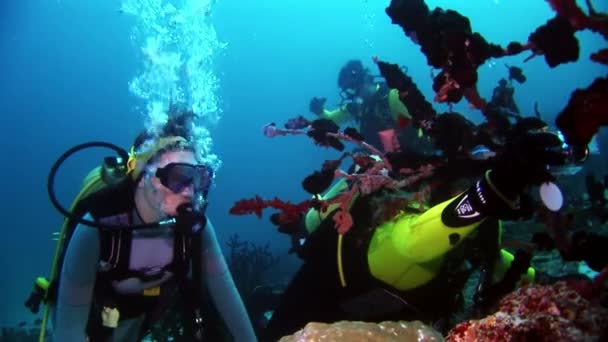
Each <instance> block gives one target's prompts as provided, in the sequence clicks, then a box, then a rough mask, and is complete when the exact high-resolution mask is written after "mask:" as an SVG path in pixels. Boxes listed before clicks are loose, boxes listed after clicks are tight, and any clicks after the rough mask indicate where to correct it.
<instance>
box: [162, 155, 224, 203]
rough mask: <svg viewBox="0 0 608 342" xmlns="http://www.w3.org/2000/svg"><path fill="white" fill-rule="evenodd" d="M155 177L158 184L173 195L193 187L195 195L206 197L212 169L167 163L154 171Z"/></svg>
mask: <svg viewBox="0 0 608 342" xmlns="http://www.w3.org/2000/svg"><path fill="white" fill-rule="evenodd" d="M155 175H156V177H158V178H159V179H160V183H161V184H162V185H164V186H166V187H167V188H169V190H171V191H172V192H173V193H176V194H179V193H181V192H182V191H184V189H186V188H187V187H189V186H193V188H194V189H193V190H194V193H195V194H202V195H203V196H205V197H206V196H207V193H208V192H209V188H210V187H211V181H212V179H213V169H211V168H210V167H209V166H207V165H193V164H188V163H169V164H167V165H165V166H164V167H162V168H158V169H157V170H156V174H155Z"/></svg>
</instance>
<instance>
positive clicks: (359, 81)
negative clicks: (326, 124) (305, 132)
mask: <svg viewBox="0 0 608 342" xmlns="http://www.w3.org/2000/svg"><path fill="white" fill-rule="evenodd" d="M338 86H339V87H340V90H341V91H340V97H341V98H342V100H341V103H340V106H339V107H338V108H336V109H331V110H329V109H326V108H325V102H326V99H325V98H317V97H314V98H313V99H312V100H311V101H310V105H309V109H310V111H311V112H312V113H314V114H316V115H318V116H319V117H320V118H323V119H330V120H332V121H333V122H335V123H336V124H337V125H343V124H345V123H347V122H349V121H354V122H356V123H358V124H359V131H360V132H361V134H362V135H363V137H364V138H365V141H366V142H367V143H369V144H370V145H372V146H374V147H376V148H378V149H380V150H382V149H384V150H385V151H386V147H387V143H389V142H390V144H389V145H391V144H393V146H391V147H390V149H393V148H397V147H396V146H394V144H395V142H396V136H395V135H396V132H395V131H394V129H395V128H403V127H405V126H406V125H407V124H408V123H409V121H410V120H411V116H410V114H409V111H408V109H407V108H406V107H405V105H404V104H403V103H402V102H401V100H400V99H399V92H398V91H397V90H396V89H389V88H388V87H387V85H386V83H384V82H376V81H375V80H374V76H373V75H371V74H370V72H369V70H368V69H367V68H365V67H364V66H363V63H362V62H361V61H360V60H350V61H348V62H347V63H346V64H345V65H344V66H343V67H342V68H341V69H340V73H339V74H338ZM391 130H392V131H391ZM383 134H384V136H383ZM393 138H394V139H395V140H393V141H390V139H393ZM383 139H388V140H389V141H384V142H383Z"/></svg>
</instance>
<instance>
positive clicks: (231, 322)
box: [201, 221, 256, 342]
mask: <svg viewBox="0 0 608 342" xmlns="http://www.w3.org/2000/svg"><path fill="white" fill-rule="evenodd" d="M201 244H202V246H201V253H202V260H203V263H202V267H203V272H202V277H203V281H204V283H205V284H206V285H207V287H208V288H209V292H210V294H211V297H212V298H213V302H214V303H215V305H216V307H217V310H218V311H219V313H220V314H221V316H222V318H223V319H224V322H225V323H226V326H227V327H228V329H229V330H230V333H231V334H232V336H233V338H234V340H235V341H237V342H241V341H243V342H249V341H256V336H255V333H254V331H253V326H252V325H251V321H250V320H249V315H248V314H247V310H246V309H245V305H244V304H243V300H242V299H241V296H240V294H239V292H238V291H237V288H236V286H235V284H234V280H233V279H232V274H230V270H229V269H228V265H227V263H226V259H225V258H224V254H223V253H222V250H221V248H220V246H219V243H218V241H217V237H216V235H215V230H214V228H213V225H212V224H211V222H210V221H207V226H206V227H205V229H204V230H203V233H202V239H201Z"/></svg>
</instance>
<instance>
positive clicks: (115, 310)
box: [27, 112, 256, 342]
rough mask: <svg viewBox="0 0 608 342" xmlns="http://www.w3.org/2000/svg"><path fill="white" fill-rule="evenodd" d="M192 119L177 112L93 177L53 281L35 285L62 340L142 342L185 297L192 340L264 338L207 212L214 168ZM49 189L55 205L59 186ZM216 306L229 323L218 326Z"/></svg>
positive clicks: (64, 239)
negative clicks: (257, 330) (203, 156)
mask: <svg viewBox="0 0 608 342" xmlns="http://www.w3.org/2000/svg"><path fill="white" fill-rule="evenodd" d="M192 117H193V116H192V114H191V113H188V112H179V113H178V114H177V115H174V116H172V117H171V116H170V119H169V121H168V122H167V123H166V124H165V126H164V127H163V129H162V131H161V133H160V134H159V135H158V136H153V135H151V134H148V133H147V132H143V133H141V134H140V135H139V136H138V137H137V138H136V139H135V142H134V144H133V147H132V149H131V152H130V153H129V154H128V155H123V157H124V158H122V159H120V158H119V159H116V158H114V159H113V161H112V162H109V160H110V159H108V160H106V166H107V167H102V168H97V169H95V170H94V171H92V172H91V174H90V175H89V176H88V177H87V179H86V180H85V187H83V190H82V191H81V193H80V194H79V196H78V198H77V199H76V201H75V204H74V205H73V206H72V211H71V212H67V214H66V213H65V212H64V214H66V215H68V217H67V218H66V225H65V226H64V228H66V229H64V231H62V233H61V236H60V244H59V245H58V249H57V251H58V252H56V253H57V254H56V259H55V264H54V265H53V270H52V271H51V278H50V282H49V283H46V286H43V284H44V283H45V282H44V279H42V278H39V279H38V280H37V284H38V289H39V291H38V292H41V288H42V287H44V288H45V291H46V293H45V294H44V296H43V300H44V301H45V302H46V304H47V311H45V312H47V313H48V310H49V309H48V308H49V307H50V308H51V311H52V312H53V313H54V322H53V323H54V324H53V325H54V327H53V328H54V329H53V332H52V338H53V340H54V341H61V342H69V341H78V342H81V341H85V340H86V341H91V342H94V341H138V340H141V338H142V337H143V335H144V334H145V332H146V331H147V330H148V329H149V328H150V327H151V326H152V325H153V323H154V322H155V320H156V319H157V318H160V317H162V315H163V314H166V311H167V310H168V308H169V307H170V306H171V305H173V304H174V298H176V296H177V295H179V297H180V298H181V300H182V301H183V302H184V303H183V306H184V308H183V309H184V313H183V317H185V318H184V319H183V320H182V321H181V324H183V330H184V331H185V334H189V335H190V336H189V337H188V339H187V340H189V341H202V340H205V341H206V340H209V339H211V340H225V339H226V337H227V336H226V331H223V332H222V333H223V334H224V336H223V338H221V337H219V336H213V333H214V329H216V330H217V329H218V328H217V327H216V325H215V323H217V324H218V325H221V324H222V321H223V323H224V325H225V328H226V329H227V330H228V331H229V333H230V334H231V335H232V338H233V339H234V341H247V342H249V341H255V340H256V336H255V334H254V331H253V327H252V324H251V322H250V320H249V317H248V315H247V312H246V310H245V307H244V305H243V302H242V300H241V297H240V295H239V293H238V292H237V289H236V287H235V285H234V282H233V279H232V275H231V273H230V271H229V269H228V266H227V264H226V261H225V259H224V256H223V254H222V251H221V248H220V246H219V244H218V241H217V237H216V234H215V229H214V227H213V225H212V224H211V222H210V221H209V220H207V218H206V216H205V208H206V205H207V198H208V197H207V195H208V191H209V188H210V187H211V185H212V181H213V170H212V168H211V167H210V166H208V165H206V164H201V161H200V158H199V157H198V156H199V153H200V152H201V151H199V150H198V147H197V145H196V144H195V143H193V141H194V139H193V131H192V130H191V127H192V122H191V119H192ZM123 152H124V154H126V152H125V151H123ZM64 156H66V157H67V155H64ZM60 160H61V158H60ZM124 161H126V163H125V162H124ZM58 162H59V161H58ZM61 162H62V161H61ZM57 167H58V164H56V165H55V167H54V168H53V169H52V170H53V171H52V174H53V178H54V172H56V170H57ZM117 175H118V176H119V177H118V179H119V180H118V181H116V182H110V180H111V179H112V176H117ZM121 175H122V177H120V176H121ZM50 178H51V177H50ZM109 183H112V184H109ZM49 184H51V180H49ZM49 193H50V194H51V199H52V200H53V201H54V204H55V203H56V199H55V198H54V195H53V194H52V191H51V185H49ZM56 206H57V205H56ZM62 212H63V211H62ZM32 303H33V301H32V298H30V300H29V301H28V303H27V304H28V306H29V305H30V304H32ZM30 307H31V308H33V306H30ZM212 307H213V308H214V309H213V310H217V312H215V313H216V314H217V313H219V316H221V320H220V319H219V318H217V317H215V318H216V319H217V322H212V320H213V318H214V317H211V314H210V312H211V311H212V309H211V308H212ZM36 310H37V308H36ZM33 311H34V310H33ZM44 320H45V323H46V314H45V316H44ZM210 323H213V326H210V325H211V324H210ZM42 330H43V332H42V333H41V341H42V340H44V330H45V329H44V327H43V329H42Z"/></svg>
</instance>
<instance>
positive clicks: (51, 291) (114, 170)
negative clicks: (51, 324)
mask: <svg viewBox="0 0 608 342" xmlns="http://www.w3.org/2000/svg"><path fill="white" fill-rule="evenodd" d="M126 162H127V161H126V160H123V159H122V158H114V157H107V158H104V160H103V163H102V165H101V166H97V167H95V168H94V169H93V170H91V171H90V172H89V173H88V174H87V176H86V177H85V178H84V181H83V184H82V187H81V189H80V191H79V192H78V194H77V195H76V197H75V198H74V200H73V202H72V204H71V206H70V212H71V213H74V214H76V215H78V216H81V215H84V214H85V212H86V208H79V204H80V203H81V201H82V200H83V199H85V198H87V197H88V196H90V195H92V194H94V193H96V192H98V191H100V190H103V189H106V188H107V187H109V186H120V184H121V183H123V184H124V183H125V182H127V181H128V180H129V175H128V173H127V166H126V165H127V164H126ZM77 224H78V222H75V221H74V220H73V219H71V218H69V217H66V218H65V219H64V221H63V224H62V226H61V230H60V231H59V233H55V234H54V235H55V239H56V240H57V244H56V247H55V254H54V257H53V262H52V264H51V272H50V274H49V276H48V278H45V277H37V278H36V280H35V282H34V290H33V291H32V293H31V294H30V297H29V298H28V300H27V301H26V303H25V305H26V307H28V308H29V309H30V311H32V312H33V313H37V312H38V311H39V308H40V304H42V303H43V302H44V304H45V307H44V312H43V314H42V322H41V325H40V335H39V337H38V341H39V342H43V341H44V340H45V337H46V326H47V322H48V316H49V313H50V305H51V304H52V302H53V301H54V300H55V298H54V297H55V296H56V290H57V281H58V276H59V274H58V271H59V269H60V264H61V263H62V261H63V254H64V252H65V247H66V246H67V242H68V241H69V239H70V237H71V235H72V232H73V230H74V229H75V227H76V225H77Z"/></svg>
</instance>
